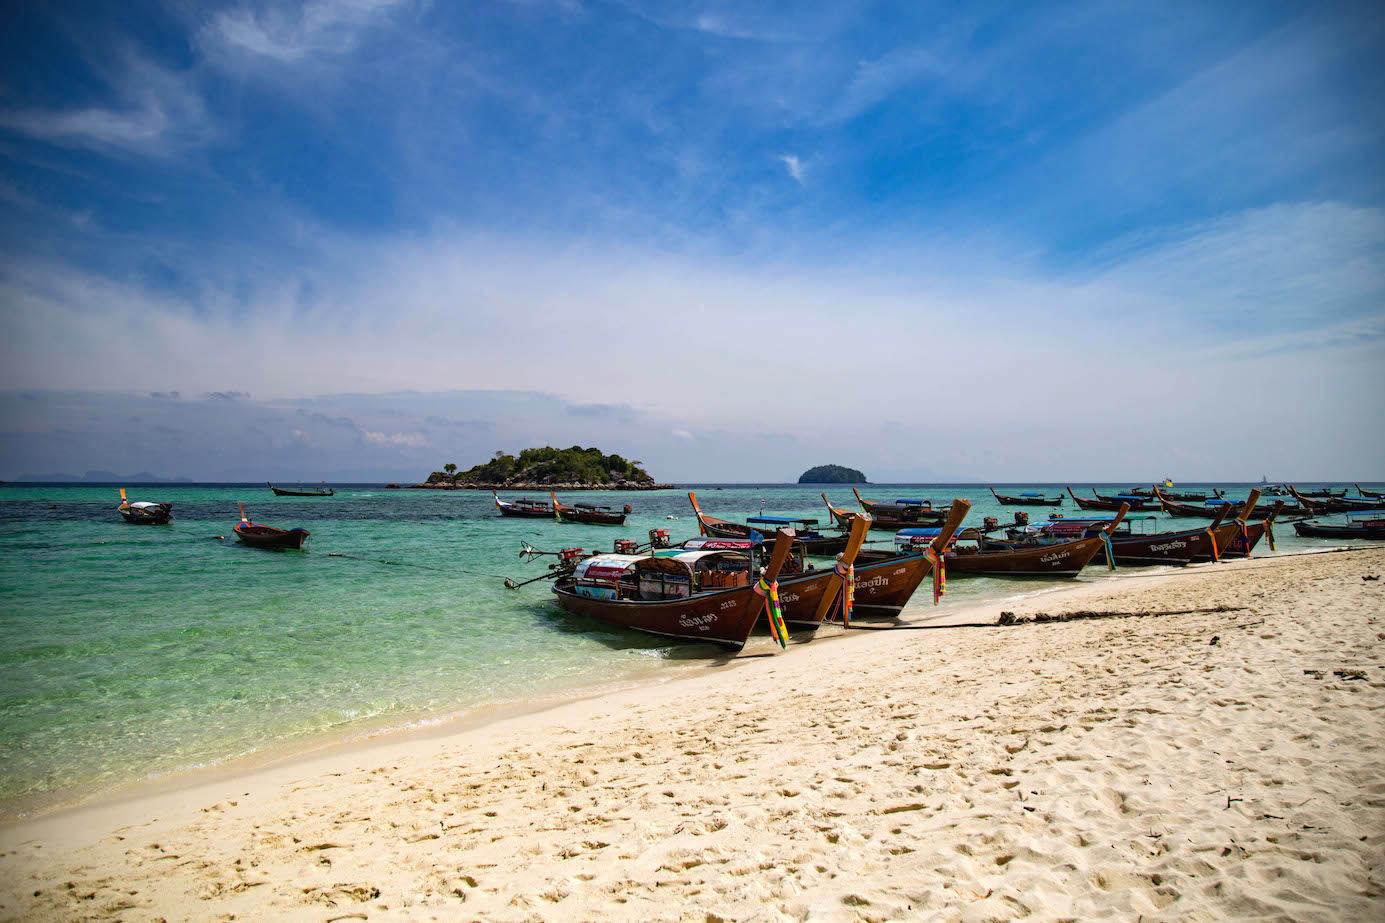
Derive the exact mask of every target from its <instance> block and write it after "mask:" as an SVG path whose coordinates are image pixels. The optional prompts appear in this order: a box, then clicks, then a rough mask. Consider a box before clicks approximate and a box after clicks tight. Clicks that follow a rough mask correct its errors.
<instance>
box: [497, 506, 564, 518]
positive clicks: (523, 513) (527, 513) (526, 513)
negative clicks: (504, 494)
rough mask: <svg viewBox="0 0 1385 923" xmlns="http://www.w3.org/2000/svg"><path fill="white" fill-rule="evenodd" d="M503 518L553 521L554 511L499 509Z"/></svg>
mask: <svg viewBox="0 0 1385 923" xmlns="http://www.w3.org/2000/svg"><path fill="white" fill-rule="evenodd" d="M497 509H499V510H500V515H501V516H513V517H515V518H516V519H552V518H553V511H552V510H549V511H547V512H544V511H542V510H523V509H516V508H515V507H512V506H501V507H497Z"/></svg>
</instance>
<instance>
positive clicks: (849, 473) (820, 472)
mask: <svg viewBox="0 0 1385 923" xmlns="http://www.w3.org/2000/svg"><path fill="white" fill-rule="evenodd" d="M798 483H800V484H867V483H869V482H868V481H867V480H866V476H865V474H864V473H863V472H860V471H857V470H856V469H855V468H844V467H842V466H841V465H818V466H817V467H816V468H809V469H808V470H807V471H805V472H803V473H802V474H800V475H799V476H798Z"/></svg>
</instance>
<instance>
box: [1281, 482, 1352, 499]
mask: <svg viewBox="0 0 1385 923" xmlns="http://www.w3.org/2000/svg"><path fill="white" fill-rule="evenodd" d="M1293 489H1294V487H1293V485H1292V484H1290V485H1289V491H1290V492H1291V493H1292V492H1293ZM1346 495H1347V489H1346V488H1345V487H1338V488H1337V489H1336V490H1333V489H1332V488H1331V487H1317V488H1314V489H1313V490H1300V491H1299V492H1298V496H1300V497H1312V498H1313V499H1315V500H1331V499H1332V498H1333V497H1345V496H1346Z"/></svg>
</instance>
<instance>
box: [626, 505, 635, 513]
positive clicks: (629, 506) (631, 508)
mask: <svg viewBox="0 0 1385 923" xmlns="http://www.w3.org/2000/svg"><path fill="white" fill-rule="evenodd" d="M625 512H627V513H631V512H634V507H632V506H631V505H630V504H628V503H627V504H625Z"/></svg>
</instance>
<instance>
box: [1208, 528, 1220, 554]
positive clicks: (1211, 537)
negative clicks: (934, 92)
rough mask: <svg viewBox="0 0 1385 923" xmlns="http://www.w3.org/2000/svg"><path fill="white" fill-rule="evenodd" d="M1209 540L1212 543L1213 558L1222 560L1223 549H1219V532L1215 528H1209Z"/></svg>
mask: <svg viewBox="0 0 1385 923" xmlns="http://www.w3.org/2000/svg"><path fill="white" fill-rule="evenodd" d="M1207 540H1208V541H1209V542H1211V543H1212V560H1213V561H1220V560H1221V551H1219V550H1218V549H1217V532H1216V530H1215V529H1208V530H1207Z"/></svg>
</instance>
